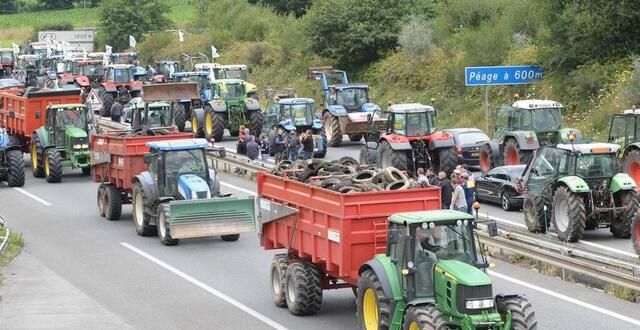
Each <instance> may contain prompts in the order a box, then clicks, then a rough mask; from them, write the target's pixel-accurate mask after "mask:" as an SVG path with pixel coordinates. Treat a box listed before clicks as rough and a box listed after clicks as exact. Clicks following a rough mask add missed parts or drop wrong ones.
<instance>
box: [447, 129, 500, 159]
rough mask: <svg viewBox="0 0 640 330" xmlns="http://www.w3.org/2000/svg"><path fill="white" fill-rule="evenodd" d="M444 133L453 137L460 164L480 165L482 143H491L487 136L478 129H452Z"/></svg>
mask: <svg viewBox="0 0 640 330" xmlns="http://www.w3.org/2000/svg"><path fill="white" fill-rule="evenodd" d="M444 131H445V132H448V133H450V134H451V135H453V140H454V141H455V143H456V153H457V154H458V164H467V165H470V166H478V165H480V147H481V146H482V144H480V142H483V141H489V137H488V136H487V134H485V133H484V132H483V131H482V130H481V129H478V128H450V129H446V130H444Z"/></svg>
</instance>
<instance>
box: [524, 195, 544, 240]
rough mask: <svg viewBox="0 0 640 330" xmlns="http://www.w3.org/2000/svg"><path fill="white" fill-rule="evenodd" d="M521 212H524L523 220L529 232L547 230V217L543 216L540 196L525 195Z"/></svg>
mask: <svg viewBox="0 0 640 330" xmlns="http://www.w3.org/2000/svg"><path fill="white" fill-rule="evenodd" d="M522 212H523V213H524V222H525V224H526V225H527V229H528V230H529V231H530V232H532V233H545V232H546V231H547V224H546V223H545V222H547V223H548V221H549V219H547V218H546V217H545V214H544V202H543V200H542V198H540V197H537V196H533V195H527V197H525V198H524V203H523V205H522Z"/></svg>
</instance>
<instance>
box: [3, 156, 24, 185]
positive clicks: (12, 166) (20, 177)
mask: <svg viewBox="0 0 640 330" xmlns="http://www.w3.org/2000/svg"><path fill="white" fill-rule="evenodd" d="M7 167H8V168H9V173H7V184H9V187H22V186H24V158H23V157H22V151H20V150H9V151H7Z"/></svg>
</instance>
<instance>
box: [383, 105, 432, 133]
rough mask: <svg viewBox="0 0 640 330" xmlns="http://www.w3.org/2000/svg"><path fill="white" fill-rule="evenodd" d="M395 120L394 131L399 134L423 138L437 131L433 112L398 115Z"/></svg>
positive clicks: (395, 115)
mask: <svg viewBox="0 0 640 330" xmlns="http://www.w3.org/2000/svg"><path fill="white" fill-rule="evenodd" d="M393 118H394V120H393V130H394V131H395V132H396V133H398V134H402V135H405V136H423V135H430V134H432V133H433V132H434V131H435V127H434V125H433V113H432V112H431V111H425V112H413V113H412V112H409V113H396V114H394V116H393Z"/></svg>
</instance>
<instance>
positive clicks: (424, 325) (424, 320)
mask: <svg viewBox="0 0 640 330" xmlns="http://www.w3.org/2000/svg"><path fill="white" fill-rule="evenodd" d="M402 329H404V330H419V329H429V330H431V329H433V330H444V329H448V328H447V324H446V323H445V322H444V317H443V316H442V313H440V311H439V310H438V308H436V307H435V306H433V305H426V306H412V307H409V308H407V310H406V312H405V314H404V322H403V326H402Z"/></svg>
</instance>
